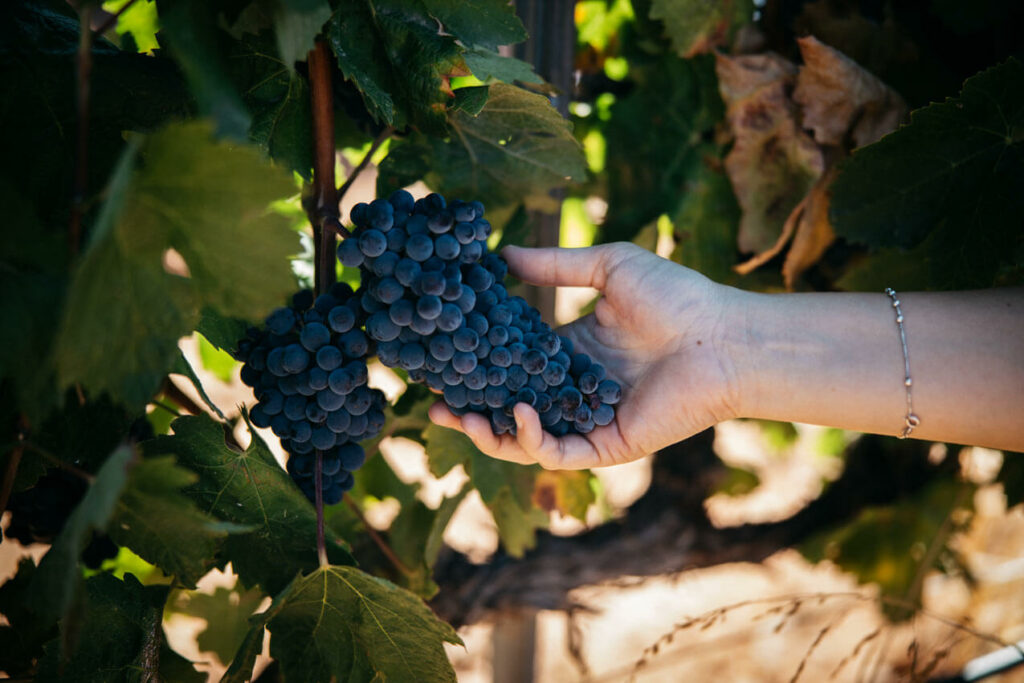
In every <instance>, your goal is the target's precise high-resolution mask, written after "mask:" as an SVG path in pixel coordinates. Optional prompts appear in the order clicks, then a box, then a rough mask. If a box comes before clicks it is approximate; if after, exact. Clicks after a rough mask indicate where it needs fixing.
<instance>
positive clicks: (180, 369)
mask: <svg viewBox="0 0 1024 683" xmlns="http://www.w3.org/2000/svg"><path fill="white" fill-rule="evenodd" d="M171 372H172V373H174V374H176V375H183V376H185V377H187V378H188V380H189V381H190V382H192V386H193V387H195V389H196V392H197V393H198V394H199V398H201V399H202V400H203V403H205V404H206V407H207V408H209V409H210V410H212V411H213V412H214V413H216V414H217V417H219V418H220V419H222V420H224V421H225V422H227V418H226V417H224V413H223V412H221V409H220V408H218V407H217V404H216V403H214V402H213V400H211V399H210V396H209V394H207V393H206V389H204V388H203V383H202V381H201V380H200V379H199V375H197V374H196V371H195V369H194V368H193V367H192V364H191V363H189V362H188V358H186V357H185V354H184V353H181V352H180V351H179V353H178V358H177V360H175V361H174V367H173V368H171Z"/></svg>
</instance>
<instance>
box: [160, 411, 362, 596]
mask: <svg viewBox="0 0 1024 683" xmlns="http://www.w3.org/2000/svg"><path fill="white" fill-rule="evenodd" d="M171 426H172V428H173V430H174V435H173V436H161V437H157V438H156V439H154V440H152V441H148V442H146V444H145V451H146V455H147V457H152V456H155V455H161V454H174V455H176V456H177V457H178V464H180V465H181V466H183V467H187V468H189V469H190V470H192V471H193V472H195V473H196V474H198V475H199V479H198V481H197V482H196V483H195V484H194V485H192V486H191V487H190V488H188V489H186V494H187V495H188V496H189V497H191V498H192V499H193V500H195V501H196V503H198V504H199V507H200V508H201V509H202V510H205V511H206V512H207V513H208V514H210V515H212V516H214V517H216V518H217V519H220V520H222V521H225V522H231V523H234V524H238V525H242V526H245V527H248V528H249V529H250V530H249V531H246V532H243V533H232V534H231V535H230V536H228V537H227V538H226V539H225V540H224V545H223V549H222V553H221V556H222V557H223V559H225V560H230V561H231V563H232V565H233V567H234V570H235V572H236V573H237V574H238V575H239V577H241V579H242V581H243V582H244V583H245V584H246V585H248V586H252V585H255V584H259V585H260V586H262V587H263V589H264V590H266V591H267V592H268V593H276V592H277V591H280V590H281V589H283V588H284V587H285V586H286V585H287V584H288V582H289V581H290V580H291V579H292V578H293V577H294V576H295V575H296V574H297V573H298V572H299V571H307V570H309V569H311V568H313V567H316V566H317V557H316V515H315V512H314V510H313V506H312V505H311V504H310V503H309V501H308V500H307V499H306V497H305V496H303V495H302V492H301V491H299V489H298V487H296V486H295V484H294V482H292V480H291V478H290V477H289V476H288V473H287V472H285V471H284V470H283V469H281V467H280V465H278V464H277V461H276V460H275V459H274V456H273V454H272V453H271V452H270V449H268V448H267V445H266V444H265V443H263V441H262V440H261V439H260V438H259V436H258V435H255V434H254V435H253V439H252V443H250V444H249V448H248V449H246V450H245V451H244V452H239V451H237V450H234V449H232V448H230V447H228V445H227V444H226V443H225V442H224V429H223V426H222V425H221V424H219V423H217V422H214V421H213V420H212V419H211V418H209V417H206V416H198V417H182V418H178V419H177V420H175V421H174V422H173V423H172V425H171ZM327 553H328V557H329V558H330V560H331V562H332V563H337V564H352V563H354V560H353V559H352V556H351V555H350V554H349V553H348V551H347V550H346V549H345V547H344V541H342V540H341V538H339V537H338V536H337V535H335V534H333V533H328V534H327ZM268 558H273V560H272V561H268Z"/></svg>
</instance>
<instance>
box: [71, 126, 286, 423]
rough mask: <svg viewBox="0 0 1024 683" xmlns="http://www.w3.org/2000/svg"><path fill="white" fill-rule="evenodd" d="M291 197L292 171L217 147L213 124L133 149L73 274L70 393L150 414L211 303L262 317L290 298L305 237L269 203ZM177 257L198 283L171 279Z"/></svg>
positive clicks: (164, 133) (172, 129)
mask: <svg viewBox="0 0 1024 683" xmlns="http://www.w3.org/2000/svg"><path fill="white" fill-rule="evenodd" d="M291 192H293V186H292V183H291V180H290V179H289V178H288V177H287V176H286V174H284V173H281V172H275V171H274V170H273V169H272V168H270V167H269V166H268V165H267V164H266V163H265V162H264V161H263V160H262V159H261V157H260V155H259V154H258V152H256V151H255V150H253V149H250V148H245V147H241V146H238V145H228V144H226V143H223V142H216V141H214V140H213V139H212V137H211V135H210V130H209V127H208V126H207V125H206V124H204V123H202V122H192V123H187V124H173V125H170V126H168V127H166V128H164V129H163V130H161V131H159V132H157V133H154V134H152V135H150V136H148V137H147V138H145V139H144V140H142V141H141V142H138V143H136V144H135V145H134V146H133V147H131V148H130V149H129V151H128V153H127V154H126V155H125V157H124V158H123V159H122V162H121V164H119V166H118V170H117V172H116V174H115V176H114V180H113V182H112V183H111V188H110V191H109V196H108V199H107V202H106V204H105V205H104V207H103V211H102V214H101V216H100V220H99V222H98V224H97V226H96V229H95V232H94V234H93V236H92V241H91V244H90V246H89V249H88V250H87V252H86V254H85V256H84V258H83V261H82V263H81V265H80V266H79V268H78V269H77V271H76V272H75V275H74V279H73V282H72V286H71V293H70V295H69V300H68V305H67V306H66V309H65V314H64V320H63V323H62V326H61V330H60V336H59V339H58V343H57V349H56V359H57V371H58V377H59V379H60V380H61V382H62V383H63V385H64V386H69V385H72V384H75V383H81V384H83V385H85V386H86V387H88V388H89V389H91V390H93V391H95V392H97V393H101V392H103V391H107V392H109V393H110V394H111V396H112V397H114V398H116V399H119V400H122V401H123V402H124V403H126V404H127V405H129V406H133V407H139V406H141V405H143V404H145V403H146V402H147V401H148V400H149V399H150V397H151V396H152V394H153V392H154V391H155V390H156V388H157V386H158V385H159V383H160V381H161V379H162V378H163V376H164V375H165V374H166V372H167V371H168V370H169V369H170V368H171V367H172V365H173V363H174V358H175V355H176V352H177V340H178V338H179V337H181V336H182V335H185V334H188V332H189V331H190V330H191V329H192V328H193V327H194V326H195V324H196V322H197V320H198V318H199V316H198V308H199V306H200V305H202V304H206V305H210V306H213V307H214V308H216V309H217V310H219V311H221V312H223V313H225V314H227V315H231V316H235V317H240V318H247V319H257V318H260V317H262V316H263V315H264V314H265V313H266V312H267V311H268V310H270V309H271V308H272V307H273V306H274V305H275V304H277V303H278V302H280V301H282V300H284V298H285V297H286V296H287V294H288V293H289V292H290V291H291V290H292V289H294V280H293V278H292V275H291V272H290V271H289V268H288V262H287V256H288V255H289V254H290V253H291V252H292V251H294V250H295V248H296V246H297V240H296V239H295V234H294V233H293V232H292V231H291V230H290V229H289V228H288V225H287V220H286V219H285V218H283V217H282V216H278V215H275V214H272V213H270V212H269V211H268V210H267V206H268V205H269V204H270V202H271V201H273V200H275V199H278V198H280V197H282V196H287V195H288V194H291ZM253 235H259V236H260V237H259V239H254V238H253ZM241 243H247V244H248V245H250V247H249V248H247V250H246V258H244V259H239V258H237V257H236V254H235V248H236V246H237V245H238V244H241ZM169 249H173V250H175V252H176V253H177V254H178V258H180V259H182V260H183V261H184V265H183V266H180V267H179V270H180V269H181V268H182V267H183V268H185V269H187V273H186V274H187V275H188V277H182V276H181V275H171V274H169V273H168V272H167V270H166V268H165V265H164V259H165V258H167V254H168V250H169Z"/></svg>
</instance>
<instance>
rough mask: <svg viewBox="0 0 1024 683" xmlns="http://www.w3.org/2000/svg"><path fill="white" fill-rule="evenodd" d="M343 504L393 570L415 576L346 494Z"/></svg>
mask: <svg viewBox="0 0 1024 683" xmlns="http://www.w3.org/2000/svg"><path fill="white" fill-rule="evenodd" d="M345 503H346V504H347V505H348V506H349V508H351V509H352V512H354V513H355V515H356V517H358V518H359V521H360V522H362V524H363V527H364V528H365V529H366V533H368V534H369V535H370V538H371V539H373V542H374V543H376V544H377V547H378V548H380V551H381V552H382V553H384V556H385V557H386V558H388V560H389V561H390V562H391V564H393V565H394V566H395V569H397V570H398V571H400V572H401V573H402V574H403V575H404V576H407V577H412V576H415V575H416V572H414V571H413V570H412V569H409V567H407V566H406V565H405V563H404V562H402V561H401V560H400V559H398V555H396V554H395V551H394V550H392V549H391V546H389V545H388V543H387V541H385V540H384V539H383V538H381V536H380V534H378V533H377V530H376V529H374V528H373V527H372V526H370V522H369V521H368V520H367V519H366V516H365V515H364V514H363V511H362V510H360V509H359V506H358V505H357V504H356V502H355V501H354V500H352V497H351V496H349V495H348V494H347V493H346V494H345Z"/></svg>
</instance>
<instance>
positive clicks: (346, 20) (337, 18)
mask: <svg viewBox="0 0 1024 683" xmlns="http://www.w3.org/2000/svg"><path fill="white" fill-rule="evenodd" d="M438 4H439V5H440V4H444V3H440V2H439V3H438ZM453 5H454V3H453ZM440 28H441V27H440V26H439V25H438V22H437V20H436V19H434V18H433V17H432V16H430V15H429V14H428V13H427V11H426V10H425V8H424V6H423V5H421V4H420V3H419V2H417V1H415V0H360V1H358V2H350V3H346V5H345V10H344V11H339V12H336V13H335V14H334V16H333V18H332V19H331V21H330V22H329V24H328V28H327V36H328V38H329V40H330V43H331V47H332V48H333V50H334V54H335V56H336V57H337V60H338V66H339V68H340V69H341V72H342V74H344V76H345V78H346V79H348V80H350V81H352V82H353V83H354V84H355V85H356V87H357V88H359V91H360V92H361V93H362V96H363V102H364V103H365V105H366V109H367V110H368V111H369V112H370V114H371V115H372V116H373V117H374V118H375V119H377V120H378V121H381V122H384V123H388V124H391V125H394V126H395V127H396V128H404V127H405V126H407V125H413V126H415V127H417V128H419V129H420V130H424V131H428V132H434V133H443V132H444V131H445V128H446V120H445V104H446V102H447V100H448V97H449V95H448V94H447V93H446V88H447V84H446V82H445V81H443V80H442V77H443V76H445V75H446V74H449V73H452V72H453V71H454V70H455V68H456V66H457V65H458V63H459V61H460V53H461V48H460V47H459V46H458V45H457V43H456V42H455V39H454V37H453V36H451V35H449V34H447V33H445V32H444V31H442V30H440Z"/></svg>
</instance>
